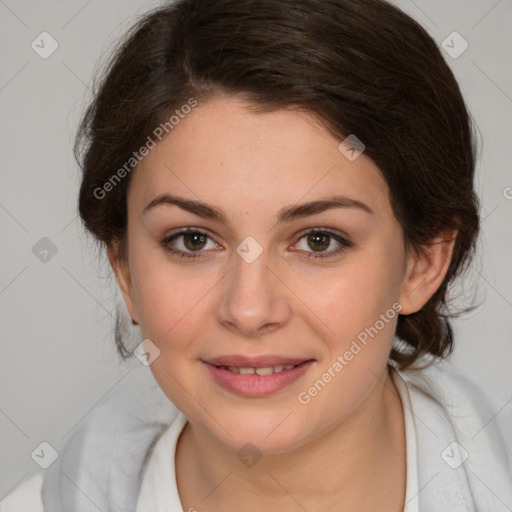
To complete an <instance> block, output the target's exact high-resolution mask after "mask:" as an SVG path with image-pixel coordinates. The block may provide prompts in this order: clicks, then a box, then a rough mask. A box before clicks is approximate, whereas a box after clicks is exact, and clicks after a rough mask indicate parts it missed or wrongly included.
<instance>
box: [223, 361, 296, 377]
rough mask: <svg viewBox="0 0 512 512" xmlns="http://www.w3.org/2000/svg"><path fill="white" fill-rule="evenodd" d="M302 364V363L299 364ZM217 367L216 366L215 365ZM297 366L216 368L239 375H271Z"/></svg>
mask: <svg viewBox="0 0 512 512" xmlns="http://www.w3.org/2000/svg"><path fill="white" fill-rule="evenodd" d="M300 364H302V363H300ZM215 366H217V365H215ZM297 366H299V365H298V364H277V365H275V366H263V367H251V366H245V367H244V366H217V368H221V369H223V370H227V371H229V372H232V373H238V374H240V375H259V376H261V377H263V376H265V375H272V374H273V373H281V372H282V371H287V370H293V369H294V368H296V367H297Z"/></svg>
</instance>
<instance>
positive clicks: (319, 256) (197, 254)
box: [161, 228, 352, 260]
mask: <svg viewBox="0 0 512 512" xmlns="http://www.w3.org/2000/svg"><path fill="white" fill-rule="evenodd" d="M313 233H321V234H324V235H328V236H330V237H331V238H333V239H334V240H336V241H337V242H338V243H339V244H340V247H338V248H337V249H334V250H331V251H327V252H308V256H304V257H305V258H306V259H308V260H311V259H315V260H325V259H328V258H333V257H335V256H338V255H339V254H341V253H342V252H344V251H345V250H347V249H348V248H349V247H352V243H351V242H349V241H348V240H347V239H346V238H344V237H342V236H341V235H339V234H337V233H334V232H333V231H331V230H329V229H324V228H312V229H310V230H308V231H306V232H305V233H303V234H302V235H301V236H300V238H299V241H300V240H302V239H303V238H305V237H307V236H308V235H310V234H313ZM188 234H197V235H203V236H205V237H207V238H210V239H211V237H210V236H209V235H208V233H207V232H206V231H203V230H201V229H199V228H187V229H184V230H182V231H179V232H178V233H174V234H173V235H171V236H168V237H166V238H164V239H163V240H162V241H161V245H162V247H163V248H164V250H165V251H166V252H169V253H170V254H172V255H174V256H177V257H179V258H182V259H195V258H204V256H202V255H201V252H204V251H201V250H198V251H191V252H185V251H181V250H179V249H175V248H173V247H172V246H170V245H169V244H170V242H172V241H173V240H175V239H176V238H179V237H180V236H184V235H188Z"/></svg>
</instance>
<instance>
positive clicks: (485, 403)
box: [399, 358, 512, 467]
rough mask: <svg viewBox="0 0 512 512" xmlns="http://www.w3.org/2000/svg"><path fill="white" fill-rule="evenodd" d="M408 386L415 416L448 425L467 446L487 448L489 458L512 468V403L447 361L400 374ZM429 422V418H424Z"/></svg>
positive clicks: (434, 359)
mask: <svg viewBox="0 0 512 512" xmlns="http://www.w3.org/2000/svg"><path fill="white" fill-rule="evenodd" d="M399 373H400V375H401V376H402V377H403V379H404V380H405V381H406V382H407V384H408V387H409V390H410V393H411V399H412V402H413V405H414V406H416V407H417V410H416V412H417V413H419V414H421V411H420V410H418V409H423V412H432V413H434V414H435V416H436V417H442V418H444V419H445V420H446V421H448V422H449V423H450V424H451V425H452V427H453V428H454V429H455V433H456V434H458V435H459V437H460V439H463V440H464V441H465V442H466V443H467V444H468V445H477V444H479V443H480V444H481V445H482V446H485V445H488V448H489V453H488V455H489V456H491V454H494V455H495V456H496V457H497V458H498V459H501V460H503V459H505V460H508V461H509V463H510V465H511V467H512V438H511V436H510V432H511V431H512V399H511V398H510V397H508V398H503V397H500V396H498V395H496V394H494V393H493V392H491V391H490V390H488V389H485V388H484V387H483V385H482V384H481V383H479V382H477V381H476V380H474V378H473V377H471V376H470V375H467V374H465V373H464V372H463V371H462V370H459V369H458V368H456V367H455V366H454V365H453V363H451V362H450V361H448V360H443V359H439V358H433V359H432V360H431V362H430V364H429V365H428V366H426V367H422V368H419V369H414V368H413V369H406V370H403V371H400V372H399ZM423 419H425V420H426V421H428V419H429V418H428V417H427V418H423Z"/></svg>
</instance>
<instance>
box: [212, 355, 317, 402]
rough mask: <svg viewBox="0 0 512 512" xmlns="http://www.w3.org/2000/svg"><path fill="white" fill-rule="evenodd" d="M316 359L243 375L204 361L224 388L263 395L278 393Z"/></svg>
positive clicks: (255, 395)
mask: <svg viewBox="0 0 512 512" xmlns="http://www.w3.org/2000/svg"><path fill="white" fill-rule="evenodd" d="M313 363H314V361H313V360H309V361H304V362H303V363H301V364H299V365H297V366H296V367H295V368H292V369H291V370H283V371H282V372H279V373H272V374H271V375H256V374H254V375H241V374H239V373H233V372H231V371H229V370H225V369H223V368H218V367H217V366H214V365H212V364H209V363H204V364H205V365H206V367H207V368H208V370H209V371H210V373H211V375H212V376H213V378H214V380H215V382H217V384H219V385H220V386H222V387H223V388H224V389H227V390H228V391H231V392H233V393H236V394H238V395H242V396H249V397H262V396H267V395H271V394H272V393H276V392H277V391H280V390H281V389H283V388H285V387H286V386H288V385H289V384H291V383H292V382H294V381H295V380H297V379H298V378H299V377H300V376H301V375H302V374H303V373H304V372H306V371H307V370H308V368H310V367H311V366H312V365H313Z"/></svg>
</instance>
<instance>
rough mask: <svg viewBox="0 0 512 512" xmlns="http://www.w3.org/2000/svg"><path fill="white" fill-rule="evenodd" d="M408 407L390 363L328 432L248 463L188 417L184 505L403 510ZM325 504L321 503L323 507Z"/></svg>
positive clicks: (182, 459)
mask: <svg viewBox="0 0 512 512" xmlns="http://www.w3.org/2000/svg"><path fill="white" fill-rule="evenodd" d="M405 456H406V454H405V428H404V423H403V412H402V406H401V402H400V398H399V395H398V391H397V390H396V388H395V386H394V383H393V381H392V379H391V377H390V373H389V371H388V368H386V370H385V371H384V372H383V374H382V375H381V376H379V378H378V379H377V380H376V383H375V385H374V386H373V388H372V389H371V391H370V393H369V394H368V395H367V396H366V398H365V399H364V400H363V402H362V403H361V404H360V405H359V406H358V407H357V409H356V410H355V411H353V413H352V414H351V415H350V416H349V417H347V418H346V420H345V421H343V422H342V423H341V424H339V425H337V426H336V427H335V428H334V429H332V430H330V431H329V432H327V433H326V434H324V435H323V436H321V437H319V438H317V439H315V440H313V441H312V442H309V443H308V444H306V445H303V446H301V447H300V448H297V449H295V450H293V451H290V452H287V453H284V454H278V455H275V454H272V455H265V456H263V457H262V458H261V459H260V460H259V461H258V462H257V464H255V465H254V466H252V467H250V468H245V467H244V466H243V464H241V463H240V461H239V460H238V459H237V458H236V457H233V451H232V450H229V449H228V448H227V447H226V446H224V445H223V444H221V443H219V442H218V441H216V440H215V439H214V438H213V437H212V436H210V435H208V434H207V433H206V432H204V431H202V430H201V429H198V428H195V427H194V426H193V425H191V424H190V423H188V424H187V425H186V427H185V428H184V430H183V432H182V434H181V436H180V439H179V443H178V448H177V452H176V475H177V481H178V489H179V493H180V497H181V499H182V503H183V505H184V510H189V509H192V510H194V507H195V508H196V509H197V510H198V511H201V512H203V511H204V512H207V511H208V510H215V511H223V510H236V509H243V510H244V511H246V512H252V511H253V510H254V511H256V510H258V511H261V509H262V506H265V507H269V508H270V509H271V510H277V509H278V507H279V508H280V509H281V510H285V511H286V510H301V507H302V509H306V510H320V509H325V507H329V508H330V509H335V510H347V511H348V510H372V509H373V510H380V511H385V510H387V507H389V510H395V511H396V510H401V508H400V507H402V506H403V504H404V498H405ZM320 505H322V507H320Z"/></svg>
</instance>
